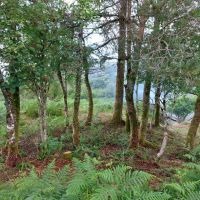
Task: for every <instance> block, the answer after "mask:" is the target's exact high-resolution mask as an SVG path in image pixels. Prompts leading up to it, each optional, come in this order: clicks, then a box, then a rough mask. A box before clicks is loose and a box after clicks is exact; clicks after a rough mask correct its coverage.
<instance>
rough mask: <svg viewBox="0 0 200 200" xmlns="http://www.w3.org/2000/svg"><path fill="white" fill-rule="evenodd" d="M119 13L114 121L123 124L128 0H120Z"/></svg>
mask: <svg viewBox="0 0 200 200" xmlns="http://www.w3.org/2000/svg"><path fill="white" fill-rule="evenodd" d="M120 6H121V7H120V13H119V39H118V62H117V77H116V94H115V104H114V112H113V117H112V123H114V124H122V122H123V120H122V110H123V98H124V71H125V59H126V53H125V45H126V10H127V0H120Z"/></svg>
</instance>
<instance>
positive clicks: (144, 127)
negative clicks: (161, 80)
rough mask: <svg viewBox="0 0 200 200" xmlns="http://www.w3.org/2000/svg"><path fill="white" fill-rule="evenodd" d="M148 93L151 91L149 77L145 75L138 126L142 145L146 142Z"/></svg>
mask: <svg viewBox="0 0 200 200" xmlns="http://www.w3.org/2000/svg"><path fill="white" fill-rule="evenodd" d="M150 91H151V77H148V75H147V78H146V80H145V84H144V93H143V110H142V120H141V126H140V142H141V144H144V143H145V141H146V132H147V125H148V115H149V106H150Z"/></svg>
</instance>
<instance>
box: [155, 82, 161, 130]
mask: <svg viewBox="0 0 200 200" xmlns="http://www.w3.org/2000/svg"><path fill="white" fill-rule="evenodd" d="M160 86H161V85H160V82H159V83H158V85H157V88H156V94H155V127H159V126H160V95H161V88H160Z"/></svg>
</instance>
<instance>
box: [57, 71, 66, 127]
mask: <svg viewBox="0 0 200 200" xmlns="http://www.w3.org/2000/svg"><path fill="white" fill-rule="evenodd" d="M57 76H58V80H59V82H60V86H61V89H62V93H63V100H64V115H65V120H66V127H67V126H68V125H69V123H68V101H67V82H66V81H65V80H64V78H63V76H62V73H61V70H60V68H59V69H58V70H57Z"/></svg>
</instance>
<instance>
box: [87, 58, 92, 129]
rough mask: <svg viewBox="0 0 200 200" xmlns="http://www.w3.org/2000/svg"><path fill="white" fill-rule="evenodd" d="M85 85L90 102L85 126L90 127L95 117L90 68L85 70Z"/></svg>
mask: <svg viewBox="0 0 200 200" xmlns="http://www.w3.org/2000/svg"><path fill="white" fill-rule="evenodd" d="M86 59H87V58H86ZM85 85H86V88H87V93H88V102H89V105H88V115H87V119H86V122H85V125H86V126H89V125H91V123H92V117H93V95H92V88H91V85H90V81H89V69H88V67H86V68H85Z"/></svg>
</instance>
